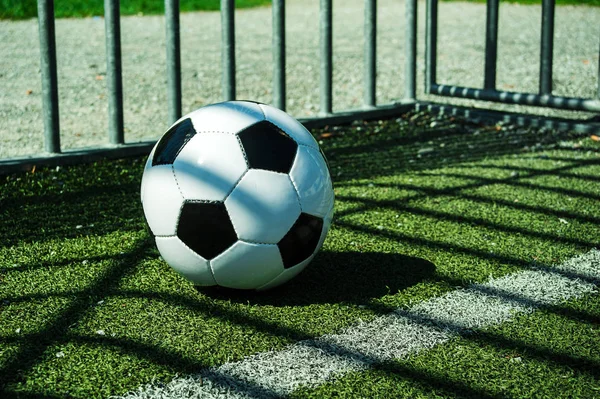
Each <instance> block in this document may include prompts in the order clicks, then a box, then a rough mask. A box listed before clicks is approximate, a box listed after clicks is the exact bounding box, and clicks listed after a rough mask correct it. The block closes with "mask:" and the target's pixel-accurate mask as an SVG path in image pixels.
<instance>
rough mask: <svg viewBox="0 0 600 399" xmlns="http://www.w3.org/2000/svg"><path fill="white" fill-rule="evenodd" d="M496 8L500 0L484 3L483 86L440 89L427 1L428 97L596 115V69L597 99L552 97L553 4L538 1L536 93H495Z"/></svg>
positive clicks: (434, 23)
mask: <svg viewBox="0 0 600 399" xmlns="http://www.w3.org/2000/svg"><path fill="white" fill-rule="evenodd" d="M499 5H500V0H488V1H487V14H486V31H485V44H486V46H485V73H484V84H483V89H475V88H472V87H460V86H451V85H441V84H438V83H437V82H436V66H437V36H438V35H437V27H438V0H427V19H426V20H427V26H426V64H425V65H426V72H425V76H426V77H425V91H426V92H427V93H428V94H437V95H441V96H449V97H461V98H470V99H474V100H484V101H494V102H499V103H505V104H520V105H533V106H539V107H548V108H557V109H566V110H578V111H591V112H600V67H599V70H598V91H597V93H598V94H597V98H595V99H594V98H570V97H559V96H554V95H552V56H553V48H554V10H555V7H556V0H542V21H541V25H542V30H541V38H540V49H541V51H540V70H539V77H540V79H539V82H540V83H539V92H538V93H514V92H508V91H499V90H497V89H496V66H497V53H498V15H499V13H498V9H499ZM599 57H600V52H599Z"/></svg>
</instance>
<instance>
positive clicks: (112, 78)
mask: <svg viewBox="0 0 600 399" xmlns="http://www.w3.org/2000/svg"><path fill="white" fill-rule="evenodd" d="M164 3H165V26H166V32H165V34H166V54H165V56H166V66H167V70H166V82H167V83H166V84H167V103H166V104H165V105H166V107H167V109H168V123H169V124H170V123H173V122H174V121H176V120H177V119H179V118H180V117H181V115H182V80H181V79H182V76H181V71H182V65H181V43H180V41H181V38H180V31H181V30H180V0H165V1H164ZM220 5H221V62H222V65H221V79H222V80H221V88H222V98H223V100H225V101H227V100H234V99H235V98H236V58H235V56H236V39H235V2H234V0H220ZM404 6H405V20H404V21H403V22H402V21H401V22H400V23H404V25H405V29H404V32H405V37H404V43H405V50H404V51H405V53H404V60H405V62H404V71H403V74H404V95H403V97H402V99H400V100H398V101H397V102H395V103H393V104H383V105H379V104H377V101H376V98H377V30H378V27H377V0H364V21H363V30H364V48H363V54H364V60H363V86H362V90H363V104H362V105H363V106H362V108H360V109H355V110H349V111H343V112H340V111H334V109H333V105H334V101H333V100H334V99H333V70H334V65H333V60H334V57H333V55H334V50H335V49H334V46H333V1H332V0H319V20H318V27H315V28H318V31H319V44H318V47H319V48H318V54H319V63H320V67H319V88H318V89H319V90H318V91H319V102H320V104H319V112H318V115H317V116H315V117H312V118H306V119H301V120H300V121H301V122H302V123H303V124H304V125H305V126H307V127H308V128H313V127H318V126H325V125H332V124H342V123H350V122H352V121H354V120H357V119H376V118H389V117H394V116H397V115H400V114H402V113H405V112H407V111H411V110H429V111H432V112H440V113H452V114H456V115H463V116H467V117H477V118H480V117H485V118H488V119H490V118H491V119H493V120H504V121H510V122H511V123H516V124H531V125H534V126H545V127H551V128H557V129H570V130H576V131H580V132H591V131H594V132H598V131H600V124H598V123H590V124H585V123H582V122H581V121H571V120H565V119H562V120H561V119H553V118H542V117H530V116H528V115H509V114H507V113H501V112H494V111H485V112H483V111H477V110H475V109H467V108H461V107H454V106H451V105H440V104H435V103H431V102H423V101H420V100H418V98H417V85H416V76H417V43H418V36H417V6H418V1H417V0H405V5H404ZM104 9H105V38H106V66H107V73H106V77H107V79H106V80H107V90H108V110H107V118H108V132H107V133H108V134H107V136H108V137H107V144H106V145H103V146H98V147H94V148H83V149H76V150H68V151H63V149H62V148H61V136H60V123H59V99H58V90H59V87H58V80H57V66H56V64H57V60H56V43H55V29H54V1H53V0H38V25H39V41H40V70H41V79H42V102H43V112H42V119H43V122H44V142H45V145H44V148H45V151H46V153H44V154H37V155H30V156H25V157H21V158H12V159H0V173H8V172H10V171H14V170H19V169H24V168H28V167H30V166H31V165H38V164H65V163H77V162H83V161H90V160H95V159H99V158H105V157H125V156H133V155H143V154H147V153H148V152H149V151H150V149H151V148H152V146H153V145H154V144H155V140H149V141H145V142H138V143H126V141H125V137H124V131H125V128H124V117H123V82H122V80H123V78H122V67H121V30H120V11H119V10H120V1H119V0H104ZM542 9H543V12H542V21H541V24H542V33H541V41H540V70H539V75H540V85H539V92H538V93H515V92H507V91H499V90H497V89H496V66H497V48H498V19H499V18H498V16H499V12H498V11H499V0H488V2H487V5H486V22H487V24H486V30H485V38H486V41H485V44H486V45H485V66H484V67H485V71H484V77H483V80H484V83H483V88H482V89H478V88H471V87H460V86H451V85H443V84H439V83H438V82H437V78H436V70H437V67H436V65H437V36H438V33H437V26H438V0H427V3H426V19H425V23H426V26H425V28H426V29H425V32H426V35H425V48H426V51H425V93H429V94H436V95H441V96H450V97H462V98H470V99H476V100H484V101H492V102H500V103H509V104H522V105H535V106H539V107H548V108H559V109H567V110H583V111H592V112H600V70H599V79H598V96H597V98H595V99H588V98H568V97H560V96H554V95H552V55H553V45H554V9H555V1H554V0H543V8H542ZM271 12H272V15H271V17H272V59H273V65H272V74H273V97H272V102H273V105H274V106H276V107H278V108H280V109H282V110H285V109H286V102H287V99H288V97H287V90H286V16H285V13H286V8H285V0H273V1H272V10H271ZM59 44H60V43H59ZM599 60H600V52H599ZM394 83H395V82H389V84H394ZM357 90H361V88H360V87H358V88H357ZM482 112H483V113H482Z"/></svg>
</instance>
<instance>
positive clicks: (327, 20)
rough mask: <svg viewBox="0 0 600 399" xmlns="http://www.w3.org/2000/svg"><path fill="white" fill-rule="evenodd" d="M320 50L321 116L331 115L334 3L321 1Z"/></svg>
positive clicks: (326, 0)
mask: <svg viewBox="0 0 600 399" xmlns="http://www.w3.org/2000/svg"><path fill="white" fill-rule="evenodd" d="M320 14H321V15H320V19H321V21H320V26H319V30H320V48H321V114H323V115H327V114H331V112H332V110H333V101H332V84H331V82H332V78H333V62H332V58H333V34H332V33H333V29H332V20H333V18H332V16H333V13H332V2H331V0H321V8H320Z"/></svg>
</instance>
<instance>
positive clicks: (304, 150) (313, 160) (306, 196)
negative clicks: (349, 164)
mask: <svg viewBox="0 0 600 399" xmlns="http://www.w3.org/2000/svg"><path fill="white" fill-rule="evenodd" d="M290 178H291V179H292V182H293V183H294V186H295V187H296V189H297V190H298V195H299V197H300V204H301V205H302V212H306V213H309V214H311V215H315V216H321V217H324V216H325V215H327V212H328V211H329V209H331V207H332V206H333V200H334V196H333V190H332V183H331V178H330V177H329V170H328V169H327V164H326V162H325V159H324V158H323V156H322V155H321V153H320V152H319V151H318V150H316V149H314V148H311V147H306V146H300V147H298V152H297V153H296V159H295V161H294V165H293V166H292V170H291V171H290Z"/></svg>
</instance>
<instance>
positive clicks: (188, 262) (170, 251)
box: [155, 237, 217, 286]
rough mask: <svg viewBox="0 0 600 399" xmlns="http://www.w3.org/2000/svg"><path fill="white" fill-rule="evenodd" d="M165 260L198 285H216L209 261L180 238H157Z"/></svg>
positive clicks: (158, 246) (159, 249)
mask: <svg viewBox="0 0 600 399" xmlns="http://www.w3.org/2000/svg"><path fill="white" fill-rule="evenodd" d="M155 239H156V246H157V248H158V251H159V252H160V255H161V256H162V257H163V259H164V260H165V261H166V262H167V263H168V264H169V265H170V266H171V267H172V268H173V269H175V270H176V271H177V272H178V273H180V274H181V275H182V276H183V277H185V278H187V279H188V280H190V281H192V282H193V283H194V284H196V285H200V286H211V285H216V284H217V282H216V281H215V279H214V277H213V275H212V272H211V270H210V266H209V264H208V261H207V260H206V259H204V258H203V257H201V256H200V255H198V254H197V253H195V252H193V251H191V250H190V248H189V247H188V246H186V245H185V244H184V243H183V242H181V240H180V239H179V238H178V237H156V238H155Z"/></svg>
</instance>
